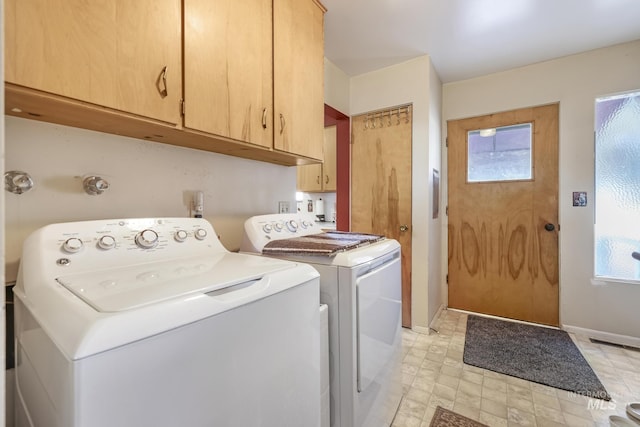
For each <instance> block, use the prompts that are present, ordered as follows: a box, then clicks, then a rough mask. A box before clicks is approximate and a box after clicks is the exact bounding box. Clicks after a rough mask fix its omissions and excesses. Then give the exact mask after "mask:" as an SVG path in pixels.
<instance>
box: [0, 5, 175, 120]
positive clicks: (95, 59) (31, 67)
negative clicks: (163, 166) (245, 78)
mask: <svg viewBox="0 0 640 427" xmlns="http://www.w3.org/2000/svg"><path fill="white" fill-rule="evenodd" d="M5 8H6V9H5V26H6V34H5V50H6V68H5V80H6V81H7V82H10V83H14V84H17V85H20V86H24V87H29V88H32V89H37V90H40V91H43V92H47V93H51V94H56V95H61V96H64V97H68V98H72V99H75V100H79V101H84V102H88V103H91V104H95V105H100V106H103V107H108V108H112V109H115V110H119V111H126V112H129V113H133V114H136V115H140V116H144V117H149V118H152V119H157V120H161V121H163V122H167V123H171V124H177V123H179V121H180V108H179V103H180V98H181V96H182V87H181V86H182V64H181V29H180V28H181V22H180V21H181V20H180V14H181V2H180V0H163V1H157V0H137V1H133V2H132V1H129V0H115V1H103V2H86V1H81V0H6V1H5ZM163 70H164V72H163ZM165 89H166V95H165V92H163V91H164V90H165Z"/></svg>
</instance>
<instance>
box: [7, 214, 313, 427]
mask: <svg viewBox="0 0 640 427" xmlns="http://www.w3.org/2000/svg"><path fill="white" fill-rule="evenodd" d="M14 292H15V297H16V298H15V304H16V305H15V310H16V322H15V323H16V392H17V394H16V402H17V403H16V419H17V425H19V426H37V427H113V426H119V427H127V426H131V427H145V426H149V427H152V426H153V427H158V426H167V427H175V426H189V427H211V426H238V427H247V426H266V427H269V426H270V427H281V426H292V427H293V426H295V427H298V426H301V425H304V426H319V424H320V404H319V401H320V372H319V371H320V356H319V353H320V319H319V318H320V314H319V311H318V305H319V296H318V292H319V280H318V273H317V272H316V271H315V270H314V269H313V268H311V267H309V266H307V265H304V264H300V263H294V262H288V261H283V260H275V259H268V258H258V257H255V256H249V255H242V254H237V253H230V252H228V251H227V250H226V249H224V247H223V246H222V245H221V244H220V242H219V241H218V238H217V237H216V233H215V231H214V230H213V228H212V226H211V225H210V224H209V223H208V222H207V221H205V220H203V219H190V218H163V219H121V220H100V221H88V222H75V223H66V224H54V225H50V226H47V227H44V228H42V229H40V230H37V231H36V232H34V233H33V234H32V235H31V236H30V237H29V238H28V239H27V240H26V241H25V244H24V251H23V257H22V260H21V265H20V270H19V277H18V282H17V285H16V286H15V289H14Z"/></svg>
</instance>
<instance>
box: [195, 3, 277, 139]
mask: <svg viewBox="0 0 640 427" xmlns="http://www.w3.org/2000/svg"><path fill="white" fill-rule="evenodd" d="M276 3H277V2H276ZM271 4H272V0H215V1H212V0H184V15H185V19H184V23H185V26H184V70H185V71H184V74H185V76H184V91H185V116H184V126H185V127H186V128H191V129H196V130H200V131H204V132H208V133H212V134H215V135H220V136H225V137H229V138H233V139H236V140H239V141H244V142H249V143H252V144H257V145H261V146H264V147H267V148H271V147H272V146H273V71H272V68H273V67H272V57H273V55H272V52H273V47H272V6H271Z"/></svg>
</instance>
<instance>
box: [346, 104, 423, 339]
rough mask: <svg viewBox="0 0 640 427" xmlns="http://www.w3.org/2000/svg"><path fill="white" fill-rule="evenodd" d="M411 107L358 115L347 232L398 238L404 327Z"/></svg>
mask: <svg viewBox="0 0 640 427" xmlns="http://www.w3.org/2000/svg"><path fill="white" fill-rule="evenodd" d="M411 123H412V118H411V107H410V106H405V107H400V108H394V109H391V110H385V111H382V112H380V111H379V112H376V113H369V114H363V115H360V116H356V117H354V118H353V120H352V125H351V129H352V130H351V133H352V136H351V144H352V145H351V230H352V231H357V232H363V233H374V234H381V235H384V236H386V237H389V238H392V239H396V240H397V241H398V242H399V243H400V246H401V251H402V326H404V327H407V328H410V327H411V126H412V125H411Z"/></svg>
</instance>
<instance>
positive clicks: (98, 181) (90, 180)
mask: <svg viewBox="0 0 640 427" xmlns="http://www.w3.org/2000/svg"><path fill="white" fill-rule="evenodd" d="M82 186H83V188H84V191H85V192H86V193H87V194H89V195H91V196H98V195H100V194H102V193H104V192H105V191H106V190H108V189H109V183H108V182H107V181H106V180H105V179H103V178H101V177H99V176H88V177H86V178H85V179H84V180H83V181H82Z"/></svg>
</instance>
